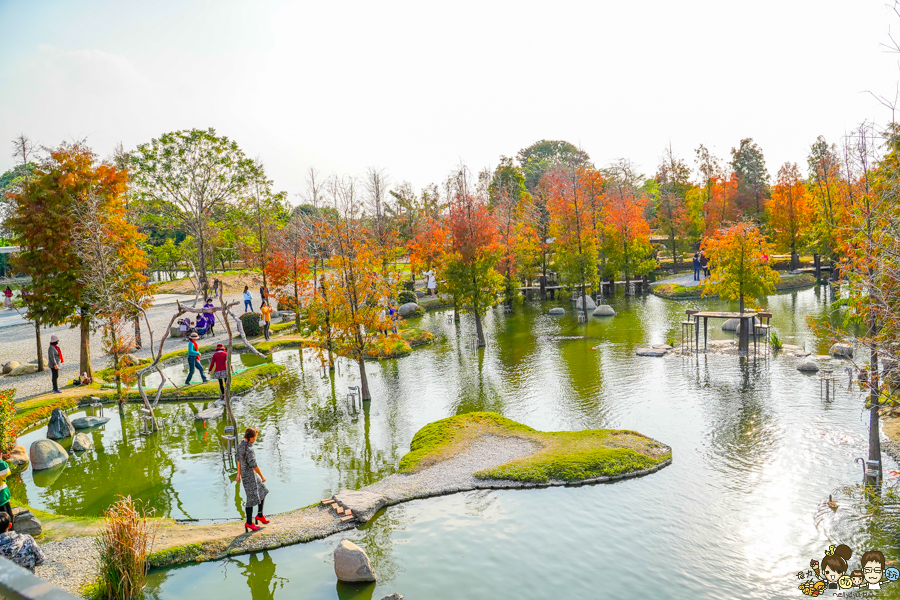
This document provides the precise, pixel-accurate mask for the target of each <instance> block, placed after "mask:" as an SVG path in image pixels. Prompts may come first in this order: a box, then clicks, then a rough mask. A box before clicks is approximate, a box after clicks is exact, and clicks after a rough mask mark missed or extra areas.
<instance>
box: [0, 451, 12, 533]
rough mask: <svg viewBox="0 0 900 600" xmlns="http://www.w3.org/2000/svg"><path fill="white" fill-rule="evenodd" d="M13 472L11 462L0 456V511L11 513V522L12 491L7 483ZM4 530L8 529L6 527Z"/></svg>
mask: <svg viewBox="0 0 900 600" xmlns="http://www.w3.org/2000/svg"><path fill="white" fill-rule="evenodd" d="M11 472H12V471H10V469H9V464H7V462H6V461H5V460H3V459H2V458H0V512H6V514H8V515H9V522H10V523H12V520H13V514H12V506H11V505H10V503H9V501H10V498H12V493H11V492H10V491H9V486H8V485H6V478H7V477H9V474H10V473H11ZM3 531H6V530H5V529H4V530H3Z"/></svg>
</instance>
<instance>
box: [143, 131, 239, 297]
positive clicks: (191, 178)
mask: <svg viewBox="0 0 900 600" xmlns="http://www.w3.org/2000/svg"><path fill="white" fill-rule="evenodd" d="M131 161H132V166H133V172H132V179H133V183H134V189H135V196H136V198H138V199H139V200H140V201H142V202H145V203H147V202H156V203H157V206H158V207H159V208H160V209H162V210H163V211H164V212H165V214H166V215H167V216H169V217H170V218H172V219H175V220H178V221H180V222H181V223H183V224H184V227H185V229H186V231H187V233H189V234H190V235H191V236H193V238H194V241H195V245H196V251H197V265H196V266H197V271H198V276H199V280H200V281H199V283H200V287H201V288H202V289H204V290H207V289H208V288H209V285H208V281H207V269H208V268H209V263H210V262H211V261H210V254H211V252H212V248H211V247H210V237H211V234H212V231H211V228H212V223H213V221H214V220H216V218H217V217H219V216H220V214H221V212H222V211H224V210H225V208H226V207H227V206H229V205H234V204H235V203H237V202H239V201H241V200H243V199H245V198H246V197H247V185H248V184H249V183H250V181H251V179H252V177H253V175H254V173H255V168H254V167H255V165H254V162H253V161H252V160H251V159H249V158H247V157H246V156H245V155H244V153H243V151H241V149H240V148H239V147H238V145H237V143H236V142H233V141H231V140H229V139H228V138H227V137H225V136H217V135H216V131H215V129H211V128H210V129H207V130H205V131H203V130H200V129H190V130H182V131H174V132H172V133H166V134H164V135H162V136H160V138H159V139H154V140H152V141H151V142H150V143H148V144H141V145H140V146H138V148H137V150H136V151H135V152H134V153H132V155H131Z"/></svg>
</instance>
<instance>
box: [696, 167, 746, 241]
mask: <svg viewBox="0 0 900 600" xmlns="http://www.w3.org/2000/svg"><path fill="white" fill-rule="evenodd" d="M708 185H709V190H708V193H709V201H708V202H707V203H706V204H705V205H704V207H703V208H704V212H705V213H706V230H705V235H707V236H711V235H714V234H715V232H716V231H718V230H719V229H721V228H722V227H725V226H726V225H728V224H729V223H731V222H733V221H736V220H737V219H738V207H737V189H738V180H737V178H735V177H729V178H728V179H725V178H724V177H719V176H715V177H713V178H712V179H711V180H710V181H709V184H708Z"/></svg>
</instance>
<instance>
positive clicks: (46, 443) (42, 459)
mask: <svg viewBox="0 0 900 600" xmlns="http://www.w3.org/2000/svg"><path fill="white" fill-rule="evenodd" d="M28 458H29V459H31V468H32V469H34V470H35V471H43V470H44V469H51V468H53V467H55V466H57V465H61V464H63V463H65V462H66V461H67V460H69V453H68V452H66V449H65V448H63V447H62V446H60V445H59V444H57V443H56V442H54V441H53V440H48V439H46V438H45V439H41V440H35V441H34V442H33V443H32V444H31V448H29V449H28Z"/></svg>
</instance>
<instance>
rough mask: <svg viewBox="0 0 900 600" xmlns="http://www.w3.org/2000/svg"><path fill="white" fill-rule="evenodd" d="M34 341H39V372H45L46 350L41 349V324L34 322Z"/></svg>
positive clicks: (36, 320)
mask: <svg viewBox="0 0 900 600" xmlns="http://www.w3.org/2000/svg"><path fill="white" fill-rule="evenodd" d="M34 339H35V340H36V341H37V361H38V371H43V370H44V349H43V348H41V322H40V321H39V320H38V319H35V320H34Z"/></svg>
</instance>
